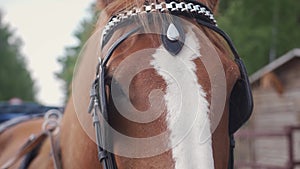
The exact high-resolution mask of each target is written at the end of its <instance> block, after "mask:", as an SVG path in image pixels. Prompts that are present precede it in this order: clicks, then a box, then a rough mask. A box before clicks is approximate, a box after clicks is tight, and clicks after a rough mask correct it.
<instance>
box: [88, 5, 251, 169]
mask: <svg viewBox="0 0 300 169" xmlns="http://www.w3.org/2000/svg"><path fill="white" fill-rule="evenodd" d="M155 12H161V13H170V14H172V15H175V16H187V17H189V18H192V19H194V20H195V21H196V22H197V23H198V24H199V25H201V26H204V27H207V28H209V29H211V30H213V31H215V32H216V33H218V34H219V35H221V36H222V37H223V38H224V39H225V41H226V42H227V44H228V45H229V47H230V49H231V51H232V53H233V55H234V60H235V62H236V64H237V65H238V67H239V70H240V74H241V77H240V79H238V81H237V82H236V84H235V86H234V88H233V92H232V93H231V97H230V112H229V113H230V114H229V116H230V117H229V137H230V159H229V166H228V168H229V169H233V148H234V139H233V134H234V132H236V131H237V130H238V129H239V128H240V127H241V126H242V124H244V123H245V122H246V121H247V120H248V119H249V117H250V115H251V112H252V107H253V101H252V93H251V88H250V85H249V81H248V75H247V72H246V69H245V66H244V64H243V62H242V60H241V58H240V57H239V55H238V53H237V51H236V49H235V47H234V45H233V43H232V41H231V40H230V38H229V37H228V36H227V34H226V33H224V32H223V31H222V30H221V29H219V28H218V26H217V24H216V20H215V19H214V16H213V13H212V12H211V11H210V10H209V8H207V7H206V6H205V5H203V4H201V3H199V2H196V1H194V0H185V1H184V2H177V1H166V2H162V3H158V4H150V5H143V6H142V7H141V8H133V9H132V10H129V11H123V12H121V13H119V14H118V15H116V16H113V17H112V18H111V19H110V21H109V22H108V23H107V25H106V26H105V27H104V30H103V32H102V48H103V47H104V46H105V45H106V44H107V42H108V41H109V40H110V38H111V37H112V35H113V33H114V32H115V31H116V30H117V29H119V28H121V27H122V26H123V25H124V23H126V22H128V21H129V20H130V19H132V18H134V17H137V16H139V15H140V14H151V13H155ZM174 22H176V21H174ZM141 29H142V26H138V27H135V28H134V29H132V30H130V31H129V32H127V33H125V34H124V35H122V36H121V37H120V38H119V39H118V40H117V41H115V42H114V43H113V44H112V45H111V46H110V48H109V49H108V51H107V52H106V55H105V56H104V57H103V58H102V59H100V58H99V63H98V66H97V73H96V78H95V80H94V82H93V84H92V87H91V90H90V97H91V99H90V106H89V110H88V111H89V113H91V115H92V118H93V125H94V128H95V133H96V142H97V149H98V159H99V161H100V162H101V164H102V166H103V169H117V165H116V162H115V158H114V155H113V154H112V153H110V152H107V151H106V150H105V149H104V148H103V147H106V144H107V140H108V139H107V138H108V137H109V133H107V130H106V129H105V128H104V125H103V124H102V123H101V120H100V119H99V117H98V113H99V112H100V113H101V114H102V116H103V117H104V120H106V121H108V115H109V114H108V111H107V100H106V98H107V97H106V96H107V95H106V88H105V85H106V82H105V75H106V74H107V62H108V61H109V59H110V57H111V56H112V54H113V52H114V51H115V49H116V48H117V47H118V46H119V45H120V44H121V43H122V42H123V41H125V40H126V39H127V38H128V37H130V36H131V35H133V34H134V33H136V32H138V31H139V30H141ZM165 31H166V35H162V36H161V39H162V43H163V44H164V46H165V48H166V50H168V51H169V53H171V54H172V55H176V54H177V53H178V52H179V51H180V50H181V47H182V45H183V44H182V42H184V34H183V33H182V28H181V26H180V24H176V23H168V26H167V29H165Z"/></svg>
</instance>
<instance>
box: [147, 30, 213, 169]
mask: <svg viewBox="0 0 300 169" xmlns="http://www.w3.org/2000/svg"><path fill="white" fill-rule="evenodd" d="M198 57H200V44H199V41H198V39H197V37H196V34H195V33H194V32H193V31H192V30H191V29H189V30H188V32H187V34H186V40H185V46H184V47H183V49H182V50H181V51H180V53H179V54H178V55H176V56H172V55H171V54H169V53H168V52H167V51H166V50H165V48H164V47H163V46H160V47H159V48H158V49H157V50H156V52H155V53H154V54H153V58H154V59H153V60H152V61H151V64H152V65H153V66H154V68H155V70H156V71H157V73H158V74H159V75H160V76H162V78H163V79H164V80H165V82H166V84H167V88H166V95H165V101H166V105H167V110H168V112H167V125H168V130H169V131H170V139H169V141H170V144H171V146H172V147H173V149H172V156H173V160H174V161H175V168H176V169H212V168H214V159H213V151H212V140H211V130H210V120H209V116H208V113H209V104H208V101H207V100H206V98H205V96H206V93H205V91H204V90H203V88H202V86H201V85H200V84H199V83H198V78H197V75H196V73H195V72H196V64H195V63H194V59H196V58H198ZM180 118H184V119H183V120H182V119H181V120H179V119H180ZM186 128H188V129H189V130H188V131H187V130H185V129H186Z"/></svg>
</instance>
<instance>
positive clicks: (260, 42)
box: [218, 0, 300, 73]
mask: <svg viewBox="0 0 300 169" xmlns="http://www.w3.org/2000/svg"><path fill="white" fill-rule="evenodd" d="M218 21H219V26H220V27H221V28H223V29H224V30H225V31H226V32H227V33H228V34H229V35H230V36H231V38H232V39H233V41H234V43H235V45H236V47H237V49H238V51H239V53H240V55H241V56H242V58H243V59H244V60H245V63H246V66H247V68H248V70H249V73H253V72H254V71H256V70H258V69H259V68H261V67H262V66H264V65H266V64H267V63H269V62H270V61H272V60H273V59H275V58H277V57H279V56H281V55H282V54H284V53H286V52H287V51H289V50H291V49H292V48H296V47H299V46H300V34H299V26H300V1H295V0H284V1H280V0H261V1H259V2H257V1H249V0H227V1H221V4H220V15H219V18H218Z"/></svg>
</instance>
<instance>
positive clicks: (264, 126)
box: [253, 58, 300, 131]
mask: <svg viewBox="0 0 300 169" xmlns="http://www.w3.org/2000/svg"><path fill="white" fill-rule="evenodd" d="M275 74H276V75H277V76H278V78H279V80H280V81H281V82H282V84H283V87H284V92H283V94H282V95H280V94H278V93H277V92H276V91H275V89H273V88H267V89H266V88H261V87H260V86H259V85H255V87H254V88H253V99H254V113H253V119H254V121H253V126H254V128H255V129H258V130H275V131H278V130H282V129H283V128H284V127H285V126H287V125H299V124H300V59H299V58H295V59H293V60H291V61H290V62H288V63H286V64H284V65H283V66H281V67H280V68H278V69H277V70H276V71H275Z"/></svg>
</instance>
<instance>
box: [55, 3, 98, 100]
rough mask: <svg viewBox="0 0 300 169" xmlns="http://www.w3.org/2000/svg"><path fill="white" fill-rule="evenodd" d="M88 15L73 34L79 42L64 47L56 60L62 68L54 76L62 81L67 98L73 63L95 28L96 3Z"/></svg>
mask: <svg viewBox="0 0 300 169" xmlns="http://www.w3.org/2000/svg"><path fill="white" fill-rule="evenodd" d="M90 15H91V17H90V18H88V19H85V20H83V21H82V22H81V23H80V28H79V29H78V30H77V31H76V32H75V34H74V36H75V37H76V39H77V40H78V41H79V44H78V45H75V46H72V47H67V48H65V53H66V54H65V55H64V56H61V57H60V58H59V59H58V62H59V63H60V64H61V66H62V69H61V71H60V72H58V73H56V76H57V77H58V78H60V79H62V80H63V81H64V91H65V92H66V93H65V96H66V98H68V96H69V95H70V92H71V88H70V85H71V82H72V77H73V71H74V67H75V63H76V60H77V58H78V55H79V53H80V50H81V49H82V47H83V46H84V44H85V42H86V41H87V40H88V38H89V37H90V35H91V34H92V32H93V30H94V28H95V23H96V21H97V18H98V11H97V9H96V4H92V5H91V7H90Z"/></svg>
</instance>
